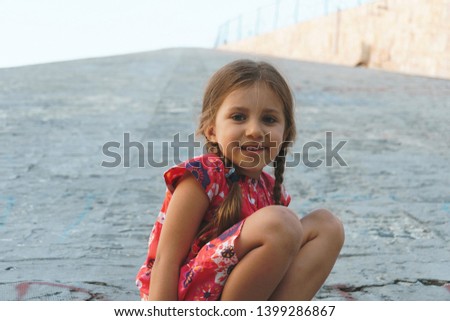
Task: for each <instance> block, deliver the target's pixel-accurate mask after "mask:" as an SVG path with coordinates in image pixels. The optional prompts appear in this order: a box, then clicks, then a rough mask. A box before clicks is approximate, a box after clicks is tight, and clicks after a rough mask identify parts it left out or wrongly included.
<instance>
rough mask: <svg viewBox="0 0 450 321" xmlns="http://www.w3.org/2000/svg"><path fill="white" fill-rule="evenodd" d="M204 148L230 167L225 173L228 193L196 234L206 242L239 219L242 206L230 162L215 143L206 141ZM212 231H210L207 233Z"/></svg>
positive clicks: (235, 176)
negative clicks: (226, 173) (211, 216)
mask: <svg viewBox="0 0 450 321" xmlns="http://www.w3.org/2000/svg"><path fill="white" fill-rule="evenodd" d="M206 148H207V150H208V151H210V152H213V153H215V154H216V155H217V156H219V157H220V158H221V159H222V161H223V163H224V165H225V167H228V168H229V167H231V169H230V171H229V174H228V175H226V179H227V182H228V185H229V192H228V195H227V196H226V197H225V199H224V201H223V202H222V204H221V205H220V206H219V207H218V208H217V209H216V212H215V214H214V218H213V219H212V220H211V221H210V222H209V223H208V224H206V225H205V226H204V227H203V228H201V229H200V232H199V233H198V236H203V235H204V239H202V242H203V243H207V242H209V241H210V240H212V239H213V238H215V237H217V236H219V235H220V234H222V233H223V232H225V231H226V230H227V229H229V228H230V227H231V226H233V225H234V224H236V223H238V222H239V221H240V220H241V208H242V205H241V204H242V192H241V187H240V185H239V175H238V174H237V173H236V171H235V169H234V167H232V164H231V162H230V161H229V160H228V159H226V158H225V157H223V156H222V153H221V151H220V149H219V148H218V145H217V143H213V142H207V143H206ZM208 231H212V233H207V232H208Z"/></svg>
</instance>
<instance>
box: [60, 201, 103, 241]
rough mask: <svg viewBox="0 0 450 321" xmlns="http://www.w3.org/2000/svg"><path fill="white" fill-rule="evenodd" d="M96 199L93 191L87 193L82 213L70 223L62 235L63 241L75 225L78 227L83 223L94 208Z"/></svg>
mask: <svg viewBox="0 0 450 321" xmlns="http://www.w3.org/2000/svg"><path fill="white" fill-rule="evenodd" d="M94 200H95V196H94V195H93V194H91V193H89V194H87V195H86V196H85V197H84V208H83V210H82V211H81V213H80V214H78V216H77V218H76V219H75V221H74V222H73V223H72V224H70V225H68V226H67V227H66V228H65V230H64V232H63V234H62V235H61V241H63V240H65V239H66V237H67V235H68V234H69V232H70V231H71V230H73V229H74V228H75V227H77V226H78V225H80V224H81V222H82V221H83V220H84V219H85V218H86V215H87V214H88V213H89V212H90V211H91V210H92V207H93V204H94Z"/></svg>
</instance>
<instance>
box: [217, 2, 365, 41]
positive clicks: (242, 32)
mask: <svg viewBox="0 0 450 321" xmlns="http://www.w3.org/2000/svg"><path fill="white" fill-rule="evenodd" d="M373 1H374V0H276V1H275V3H274V4H271V5H267V6H263V7H259V8H258V9H256V11H255V12H252V13H246V14H241V15H239V16H237V17H235V18H232V19H230V20H228V21H226V22H225V23H223V24H222V25H221V26H220V27H219V30H218V34H217V38H216V43H215V47H218V46H220V45H223V44H227V43H230V42H236V41H239V40H242V39H246V38H250V37H254V36H257V35H261V34H264V33H267V32H270V31H273V30H276V29H280V28H283V27H287V26H290V25H294V24H297V23H299V22H302V21H307V20H311V19H314V18H318V17H322V16H326V15H328V14H331V13H334V12H337V11H339V10H344V9H349V8H353V7H357V6H360V5H362V4H365V3H368V2H373Z"/></svg>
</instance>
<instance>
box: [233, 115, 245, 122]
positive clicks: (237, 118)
mask: <svg viewBox="0 0 450 321" xmlns="http://www.w3.org/2000/svg"><path fill="white" fill-rule="evenodd" d="M231 119H233V120H235V121H243V120H245V115H242V114H234V115H231Z"/></svg>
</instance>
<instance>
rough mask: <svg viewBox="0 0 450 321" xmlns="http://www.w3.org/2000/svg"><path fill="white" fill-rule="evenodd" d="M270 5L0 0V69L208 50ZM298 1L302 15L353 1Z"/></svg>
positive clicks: (212, 0) (264, 1)
mask: <svg viewBox="0 0 450 321" xmlns="http://www.w3.org/2000/svg"><path fill="white" fill-rule="evenodd" d="M276 1H277V0H0V68H3V67H12V66H20V65H28V64H36V63H45V62H52V61H63V60H72V59H80V58H89V57H101V56H111V55H118V54H126V53H133V52H141V51H148V50H155V49H161V48H168V47H204V48H212V47H213V46H214V43H215V40H216V37H217V34H218V28H219V26H220V25H222V24H223V23H224V22H226V21H227V20H229V19H232V18H235V17H237V16H238V15H240V14H242V13H243V14H250V13H253V14H254V13H255V12H256V11H257V8H258V7H263V6H265V7H267V6H268V5H272V4H274V3H275V2H276ZM290 1H291V2H295V1H296V0H290ZM300 1H301V2H302V3H303V4H304V5H305V8H306V9H307V10H309V9H311V8H313V6H319V7H320V8H322V7H323V5H324V3H327V6H329V5H330V3H332V2H335V3H339V4H342V3H345V2H353V3H356V2H358V1H357V0H300ZM365 1H367V0H365ZM287 2H288V0H283V1H281V3H282V4H283V3H287ZM292 6H293V5H291V7H290V8H288V9H287V11H288V12H289V11H290V10H292V9H291V8H292ZM307 10H302V12H305V11H307ZM320 10H322V9H320Z"/></svg>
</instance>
